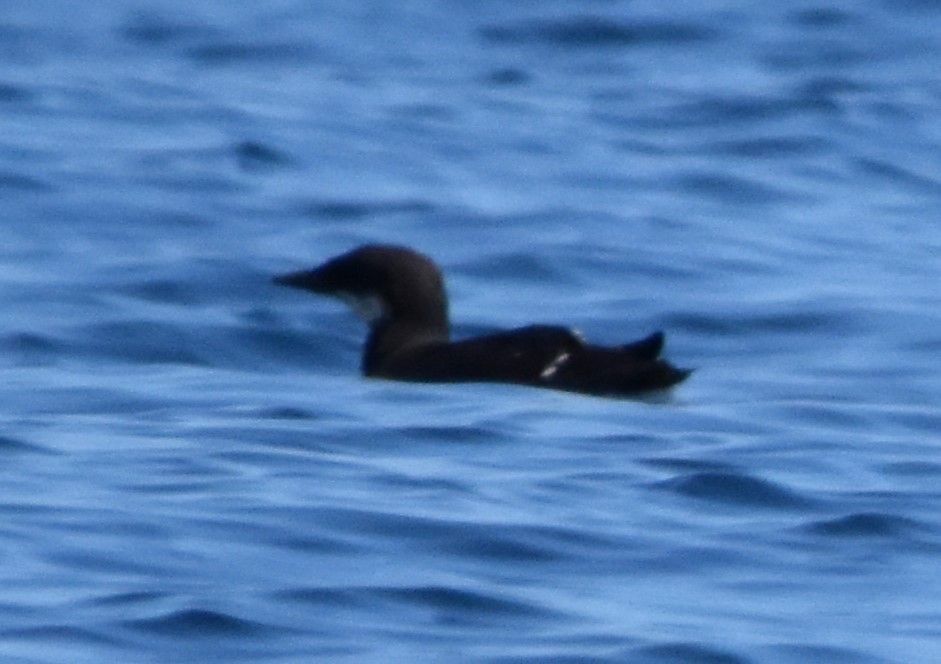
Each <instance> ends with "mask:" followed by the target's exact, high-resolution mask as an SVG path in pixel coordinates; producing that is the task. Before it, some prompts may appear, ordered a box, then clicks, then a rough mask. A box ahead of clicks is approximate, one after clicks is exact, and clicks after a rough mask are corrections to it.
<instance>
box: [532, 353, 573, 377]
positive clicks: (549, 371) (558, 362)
mask: <svg viewBox="0 0 941 664" xmlns="http://www.w3.org/2000/svg"><path fill="white" fill-rule="evenodd" d="M569 357H570V354H569V353H564V352H563V353H561V354H560V355H559V356H558V357H557V358H555V359H554V360H552V362H550V363H549V365H548V366H547V367H546V368H545V369H543V370H542V373H540V374H539V379H540V380H549V379H550V378H552V376H554V375H555V372H556V371H558V370H559V367H561V366H562V365H563V364H565V363H566V362H567V361H568V359H569Z"/></svg>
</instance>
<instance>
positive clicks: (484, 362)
mask: <svg viewBox="0 0 941 664" xmlns="http://www.w3.org/2000/svg"><path fill="white" fill-rule="evenodd" d="M275 283H278V284H281V285H284V286H292V287H294V288H300V289H303V290H309V291H313V292H314V293H320V294H323V295H330V296H334V297H338V298H341V299H343V300H345V301H346V302H348V303H349V304H350V305H351V306H352V307H353V308H354V309H356V311H358V312H359V314H360V315H361V316H362V317H363V318H364V319H365V320H366V322H367V323H368V324H369V338H368V339H367V341H366V349H365V352H364V353H363V361H362V370H363V373H364V374H365V375H367V376H374V377H379V378H388V379H393V380H407V381H420V382H494V383H514V384H518V385H531V386H534V387H544V388H550V389H555V390H567V391H570V392H581V393H585V394H594V395H599V396H634V395H638V394H641V393H644V392H649V391H652V390H662V389H666V388H669V387H672V386H673V385H676V384H677V383H679V382H681V381H682V380H683V379H685V378H686V377H687V376H688V375H689V374H690V371H689V370H686V369H678V368H676V367H674V366H673V365H672V364H670V363H669V362H667V361H666V360H664V359H661V358H660V352H661V351H662V350H663V342H664V337H663V333H662V332H654V333H653V334H651V335H650V336H647V337H644V338H643V339H640V340H638V341H634V342H631V343H628V344H625V345H622V346H611V347H607V346H593V345H590V344H588V343H586V342H585V340H584V339H583V338H582V337H581V335H580V334H578V333H577V332H576V331H574V330H572V329H570V328H567V327H560V326H554V325H531V326H528V327H522V328H519V329H515V330H509V331H506V332H498V333H496V334H488V335H485V336H481V337H474V338H471V339H464V340H461V341H451V339H450V323H449V320H448V299H447V295H446V294H445V290H444V280H443V278H442V275H441V270H439V269H438V266H437V265H435V264H434V262H433V261H432V260H431V259H429V258H428V257H427V256H424V255H422V254H420V253H418V252H416V251H413V250H412V249H408V248H406V247H395V246H388V245H365V246H362V247H360V248H358V249H354V250H353V251H350V252H348V253H345V254H343V255H341V256H337V257H335V258H332V259H330V260H329V261H327V262H326V263H324V264H323V265H321V266H319V267H316V268H314V269H312V270H303V271H300V272H292V273H290V274H285V275H283V276H280V277H276V278H275Z"/></svg>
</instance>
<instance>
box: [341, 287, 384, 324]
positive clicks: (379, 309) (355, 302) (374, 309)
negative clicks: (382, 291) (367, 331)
mask: <svg viewBox="0 0 941 664" xmlns="http://www.w3.org/2000/svg"><path fill="white" fill-rule="evenodd" d="M337 297H339V298H340V299H341V300H343V301H344V302H346V303H347V304H348V305H350V307H351V308H352V309H353V311H355V312H356V315H357V316H359V317H360V318H362V319H363V320H364V321H366V323H367V324H369V325H372V324H373V323H376V322H378V321H379V320H380V319H382V317H383V316H385V315H386V307H385V303H384V302H383V301H382V298H380V297H379V296H378V295H356V294H354V293H337Z"/></svg>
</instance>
